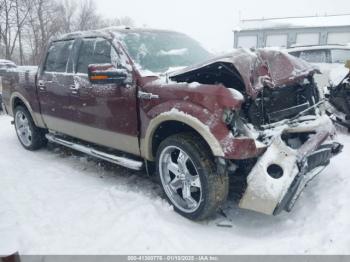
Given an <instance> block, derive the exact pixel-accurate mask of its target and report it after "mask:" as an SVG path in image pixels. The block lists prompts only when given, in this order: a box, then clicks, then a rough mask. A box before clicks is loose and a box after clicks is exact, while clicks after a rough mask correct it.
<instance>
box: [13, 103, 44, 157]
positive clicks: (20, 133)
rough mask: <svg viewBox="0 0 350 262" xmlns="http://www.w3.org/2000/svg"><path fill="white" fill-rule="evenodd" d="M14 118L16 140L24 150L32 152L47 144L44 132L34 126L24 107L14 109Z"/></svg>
mask: <svg viewBox="0 0 350 262" xmlns="http://www.w3.org/2000/svg"><path fill="white" fill-rule="evenodd" d="M14 118H15V129H16V134H17V137H18V140H19V142H20V143H21V145H22V146H23V147H24V148H25V149H27V150H30V151H34V150H38V149H40V148H42V147H43V146H45V145H46V144H47V140H46V138H45V134H46V131H45V130H44V129H41V128H39V127H37V126H36V125H35V124H34V121H33V118H32V117H31V115H30V113H29V111H28V110H27V109H26V108H25V107H24V106H17V107H16V108H15V110H14Z"/></svg>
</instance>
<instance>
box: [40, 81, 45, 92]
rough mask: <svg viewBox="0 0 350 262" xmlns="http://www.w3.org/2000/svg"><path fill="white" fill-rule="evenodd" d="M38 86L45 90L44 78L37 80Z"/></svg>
mask: <svg viewBox="0 0 350 262" xmlns="http://www.w3.org/2000/svg"><path fill="white" fill-rule="evenodd" d="M38 87H39V89H40V90H42V91H44V90H46V86H45V81H44V80H39V81H38Z"/></svg>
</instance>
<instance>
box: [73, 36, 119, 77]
mask: <svg viewBox="0 0 350 262" xmlns="http://www.w3.org/2000/svg"><path fill="white" fill-rule="evenodd" d="M112 51H114V48H112V45H111V44H110V43H109V42H108V41H107V40H105V39H103V38H87V39H84V40H83V43H82V46H81V47H80V52H79V58H78V65H77V72H78V73H85V74H87V73H88V65H90V64H110V63H112V59H111V52H112Z"/></svg>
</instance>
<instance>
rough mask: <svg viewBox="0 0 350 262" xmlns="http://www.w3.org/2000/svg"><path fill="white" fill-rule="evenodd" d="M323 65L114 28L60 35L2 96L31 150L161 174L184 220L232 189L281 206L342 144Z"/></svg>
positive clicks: (247, 200)
mask: <svg viewBox="0 0 350 262" xmlns="http://www.w3.org/2000/svg"><path fill="white" fill-rule="evenodd" d="M203 61H204V62H203ZM316 72H317V69H315V68H314V67H313V66H311V65H310V64H308V63H307V62H305V61H303V60H300V59H298V58H295V57H292V56H290V55H288V54H286V53H282V52H278V51H273V50H263V49H258V50H255V51H251V50H243V49H238V50H235V51H233V52H232V53H229V54H227V55H223V56H220V57H213V56H212V55H211V54H210V53H209V52H207V51H206V50H205V49H204V48H203V47H201V46H200V45H199V44H198V43H197V42H196V41H194V40H193V39H191V38H189V37H188V36H186V35H184V34H181V33H177V32H172V31H163V30H151V29H129V28H124V29H122V28H108V29H101V30H98V31H91V32H77V33H70V34H67V35H64V36H62V37H60V38H58V39H55V40H53V41H52V42H51V43H50V44H49V47H48V50H47V52H46V56H45V57H44V59H43V61H42V64H41V65H40V66H39V68H38V71H37V72H35V73H33V72H31V71H25V70H24V71H20V70H15V69H14V70H12V71H10V72H8V73H7V74H6V75H5V77H4V78H3V100H4V108H5V110H6V112H8V114H10V115H11V116H13V117H14V125H15V129H16V132H17V135H18V138H19V141H20V143H21V144H22V145H23V147H24V148H26V149H28V150H36V149H39V148H41V147H42V146H44V145H45V143H46V142H47V141H50V142H53V143H58V144H61V145H64V146H67V147H70V148H72V149H74V150H78V151H81V152H84V153H86V154H89V155H92V156H94V157H97V158H100V159H103V160H106V161H110V162H113V163H116V164H119V165H122V166H125V167H128V168H131V169H135V170H141V169H145V170H147V172H148V173H149V174H153V173H155V174H156V175H157V176H158V177H159V181H160V184H161V185H162V187H163V190H164V193H165V197H166V198H167V200H168V201H169V202H170V203H171V205H173V206H174V209H175V210H176V211H177V212H178V213H180V214H181V215H183V216H185V217H187V218H189V219H193V220H201V219H205V218H208V217H209V216H211V215H213V214H214V213H215V212H216V210H217V209H218V208H219V207H220V206H221V205H222V204H223V203H224V202H225V200H226V198H227V195H228V193H229V190H231V191H232V192H233V193H234V194H233V195H234V196H235V198H236V199H237V201H238V203H239V206H240V207H241V208H245V209H251V210H255V211H257V212H262V213H265V214H270V215H272V214H274V215H276V214H278V213H279V212H281V211H282V210H287V211H290V210H291V209H292V207H293V205H294V203H295V201H296V199H297V198H298V196H299V195H300V193H301V191H302V189H303V188H304V187H305V185H306V183H307V182H308V181H309V180H311V179H312V178H313V177H314V176H315V175H317V174H318V173H319V172H321V171H322V170H323V169H324V168H325V167H326V166H327V165H328V164H329V161H330V159H331V158H332V157H333V156H334V155H335V154H337V153H339V152H340V151H341V148H342V146H341V145H340V144H339V143H337V142H335V141H333V140H332V139H333V137H334V128H333V125H332V122H331V120H330V119H329V118H328V116H327V115H324V114H323V113H322V111H321V110H319V105H321V104H322V102H323V101H320V100H319V96H318V93H317V88H316V85H315V83H314V80H313V75H314V74H315V73H316Z"/></svg>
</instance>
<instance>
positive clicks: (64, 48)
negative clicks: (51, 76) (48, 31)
mask: <svg viewBox="0 0 350 262" xmlns="http://www.w3.org/2000/svg"><path fill="white" fill-rule="evenodd" d="M73 43H74V40H69V41H59V42H53V43H52V44H51V46H50V48H49V51H48V56H47V58H46V63H45V67H44V71H46V72H69V73H71V72H72V68H71V67H70V68H69V67H68V65H69V63H68V60H69V56H70V53H71V50H72V48H73Z"/></svg>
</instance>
